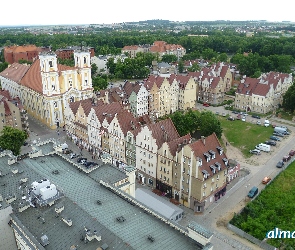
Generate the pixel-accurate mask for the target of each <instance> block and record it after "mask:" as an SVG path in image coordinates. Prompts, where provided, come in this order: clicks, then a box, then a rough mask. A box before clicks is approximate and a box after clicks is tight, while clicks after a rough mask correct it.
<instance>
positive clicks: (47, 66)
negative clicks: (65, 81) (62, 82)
mask: <svg viewBox="0 0 295 250" xmlns="http://www.w3.org/2000/svg"><path fill="white" fill-rule="evenodd" d="M39 59H40V70H41V78H42V86H43V95H47V96H51V95H56V94H60V86H59V81H58V69H57V58H56V54H55V53H53V52H46V53H41V54H39Z"/></svg>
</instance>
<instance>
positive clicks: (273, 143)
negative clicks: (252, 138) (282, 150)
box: [265, 141, 277, 146]
mask: <svg viewBox="0 0 295 250" xmlns="http://www.w3.org/2000/svg"><path fill="white" fill-rule="evenodd" d="M265 144H267V145H271V146H276V145H277V143H276V142H275V141H265Z"/></svg>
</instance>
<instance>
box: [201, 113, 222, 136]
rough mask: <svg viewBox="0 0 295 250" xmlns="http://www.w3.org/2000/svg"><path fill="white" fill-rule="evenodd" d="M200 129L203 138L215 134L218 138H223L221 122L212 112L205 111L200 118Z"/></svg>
mask: <svg viewBox="0 0 295 250" xmlns="http://www.w3.org/2000/svg"><path fill="white" fill-rule="evenodd" d="M199 119H200V121H199V124H200V126H199V128H200V130H201V134H202V135H203V136H209V135H211V134H212V133H214V132H215V134H216V136H217V137H218V138H221V135H222V127H221V124H220V121H219V120H218V119H217V117H216V115H214V114H213V113H212V112H211V111H203V112H201V113H200V116H199Z"/></svg>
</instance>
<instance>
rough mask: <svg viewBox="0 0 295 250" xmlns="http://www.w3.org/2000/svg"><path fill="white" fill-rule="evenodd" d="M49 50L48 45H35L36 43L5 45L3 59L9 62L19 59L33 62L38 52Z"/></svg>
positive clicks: (16, 61) (15, 61)
mask: <svg viewBox="0 0 295 250" xmlns="http://www.w3.org/2000/svg"><path fill="white" fill-rule="evenodd" d="M48 51H50V48H49V47H37V46H36V45H32V44H30V45H22V46H17V45H13V46H7V47H5V48H4V60H5V62H8V63H9V64H13V63H18V62H19V60H26V61H29V62H33V61H34V60H36V59H37V58H38V54H39V53H40V52H48Z"/></svg>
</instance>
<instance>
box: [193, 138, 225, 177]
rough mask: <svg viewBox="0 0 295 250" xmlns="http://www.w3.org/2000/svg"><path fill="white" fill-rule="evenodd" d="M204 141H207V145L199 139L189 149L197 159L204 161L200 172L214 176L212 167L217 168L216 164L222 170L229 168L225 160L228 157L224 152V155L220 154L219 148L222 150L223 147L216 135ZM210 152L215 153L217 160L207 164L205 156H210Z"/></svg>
mask: <svg viewBox="0 0 295 250" xmlns="http://www.w3.org/2000/svg"><path fill="white" fill-rule="evenodd" d="M204 141H205V143H204V142H203V140H202V139H199V140H198V141H195V142H193V143H191V144H189V147H190V148H191V150H192V151H193V153H194V156H195V157H198V158H200V159H202V166H201V167H199V168H200V170H201V171H203V172H207V173H209V174H210V176H212V175H213V171H212V168H210V166H211V165H213V166H216V165H217V164H215V163H219V164H220V167H221V170H224V169H226V168H227V166H226V165H225V163H224V161H223V159H225V158H227V157H226V155H225V153H224V152H223V154H222V155H220V154H219V152H218V150H217V148H221V145H220V143H219V141H218V139H217V137H216V135H215V133H213V134H212V135H209V136H208V137H206V138H205V139H204ZM209 151H211V152H215V159H211V160H210V161H209V162H207V160H206V157H205V154H209V155H210V152H209Z"/></svg>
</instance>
